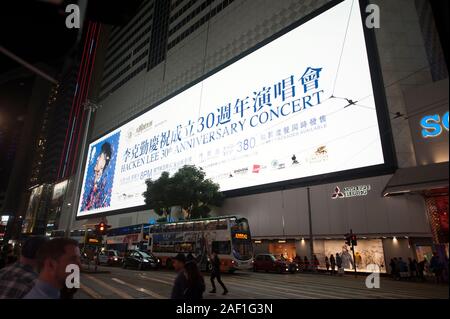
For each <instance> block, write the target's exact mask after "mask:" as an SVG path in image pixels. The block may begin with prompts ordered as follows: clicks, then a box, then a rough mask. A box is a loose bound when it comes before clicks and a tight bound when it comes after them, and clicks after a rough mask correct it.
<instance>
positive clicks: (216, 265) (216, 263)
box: [210, 251, 228, 295]
mask: <svg viewBox="0 0 450 319" xmlns="http://www.w3.org/2000/svg"><path fill="white" fill-rule="evenodd" d="M210 262H211V266H212V269H211V278H210V279H211V285H212V290H211V291H210V293H213V294H214V293H216V284H215V283H214V279H217V282H218V283H219V284H220V285H221V286H222V288H223V293H222V294H223V295H226V294H227V293H228V289H227V287H225V285H224V283H223V282H222V279H221V278H220V259H219V256H217V252H215V251H213V253H212V255H211V261H210Z"/></svg>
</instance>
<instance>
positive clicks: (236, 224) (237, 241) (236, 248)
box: [231, 218, 253, 260]
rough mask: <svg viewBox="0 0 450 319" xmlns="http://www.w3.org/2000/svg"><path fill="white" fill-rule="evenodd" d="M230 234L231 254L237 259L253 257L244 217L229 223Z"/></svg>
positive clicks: (248, 230)
mask: <svg viewBox="0 0 450 319" xmlns="http://www.w3.org/2000/svg"><path fill="white" fill-rule="evenodd" d="M231 236H232V243H233V255H234V257H236V258H237V259H239V260H248V259H251V258H252V257H253V246H252V239H251V235H250V229H249V226H248V222H247V220H246V219H245V218H242V219H238V220H236V221H233V222H232V223H231Z"/></svg>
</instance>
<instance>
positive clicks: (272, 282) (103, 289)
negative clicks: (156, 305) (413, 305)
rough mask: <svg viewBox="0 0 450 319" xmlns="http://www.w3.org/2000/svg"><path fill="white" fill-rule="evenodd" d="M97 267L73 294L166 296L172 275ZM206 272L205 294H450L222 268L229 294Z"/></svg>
mask: <svg viewBox="0 0 450 319" xmlns="http://www.w3.org/2000/svg"><path fill="white" fill-rule="evenodd" d="M99 270H101V271H103V272H101V273H82V274H81V279H80V280H81V289H80V290H79V291H78V292H77V294H76V295H75V298H76V299H140V298H142V299H165V298H169V296H170V291H171V288H172V283H173V281H174V278H175V273H174V272H173V271H166V270H156V271H155V270H149V271H139V270H132V269H122V268H119V267H100V268H99ZM207 276H208V275H207V274H205V282H206V292H205V294H204V298H205V299H212V298H220V299H317V298H319V299H328V298H331V299H348V298H356V299H366V298H369V299H374V298H377V299H380V298H381V299H384V298H386V299H399V298H401V299H405V298H406V299H410V298H445V299H448V298H449V290H448V285H436V284H432V283H415V282H399V281H394V280H392V279H390V278H383V277H382V278H381V284H380V288H379V289H368V288H366V286H365V277H362V276H361V277H358V278H355V277H354V276H353V275H350V274H346V275H345V276H343V277H336V276H333V277H332V276H329V275H325V274H303V273H302V274H273V273H253V272H237V273H235V274H224V275H223V276H222V280H223V282H224V283H225V285H226V286H227V287H228V289H229V294H228V295H226V296H222V290H221V288H220V286H219V285H217V286H218V292H217V293H216V294H212V293H209V291H210V290H211V283H210V281H209V278H208V277H207Z"/></svg>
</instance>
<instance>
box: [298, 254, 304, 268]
mask: <svg viewBox="0 0 450 319" xmlns="http://www.w3.org/2000/svg"><path fill="white" fill-rule="evenodd" d="M298 268H299V269H300V271H304V270H305V264H304V263H303V258H302V256H298Z"/></svg>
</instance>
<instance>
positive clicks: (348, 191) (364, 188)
mask: <svg viewBox="0 0 450 319" xmlns="http://www.w3.org/2000/svg"><path fill="white" fill-rule="evenodd" d="M371 189H372V187H371V186H370V185H356V186H349V187H345V188H343V189H341V188H340V187H339V186H336V187H335V189H334V192H333V194H332V195H331V198H332V199H343V198H350V197H361V196H367V195H368V194H369V191H370V190H371Z"/></svg>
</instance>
